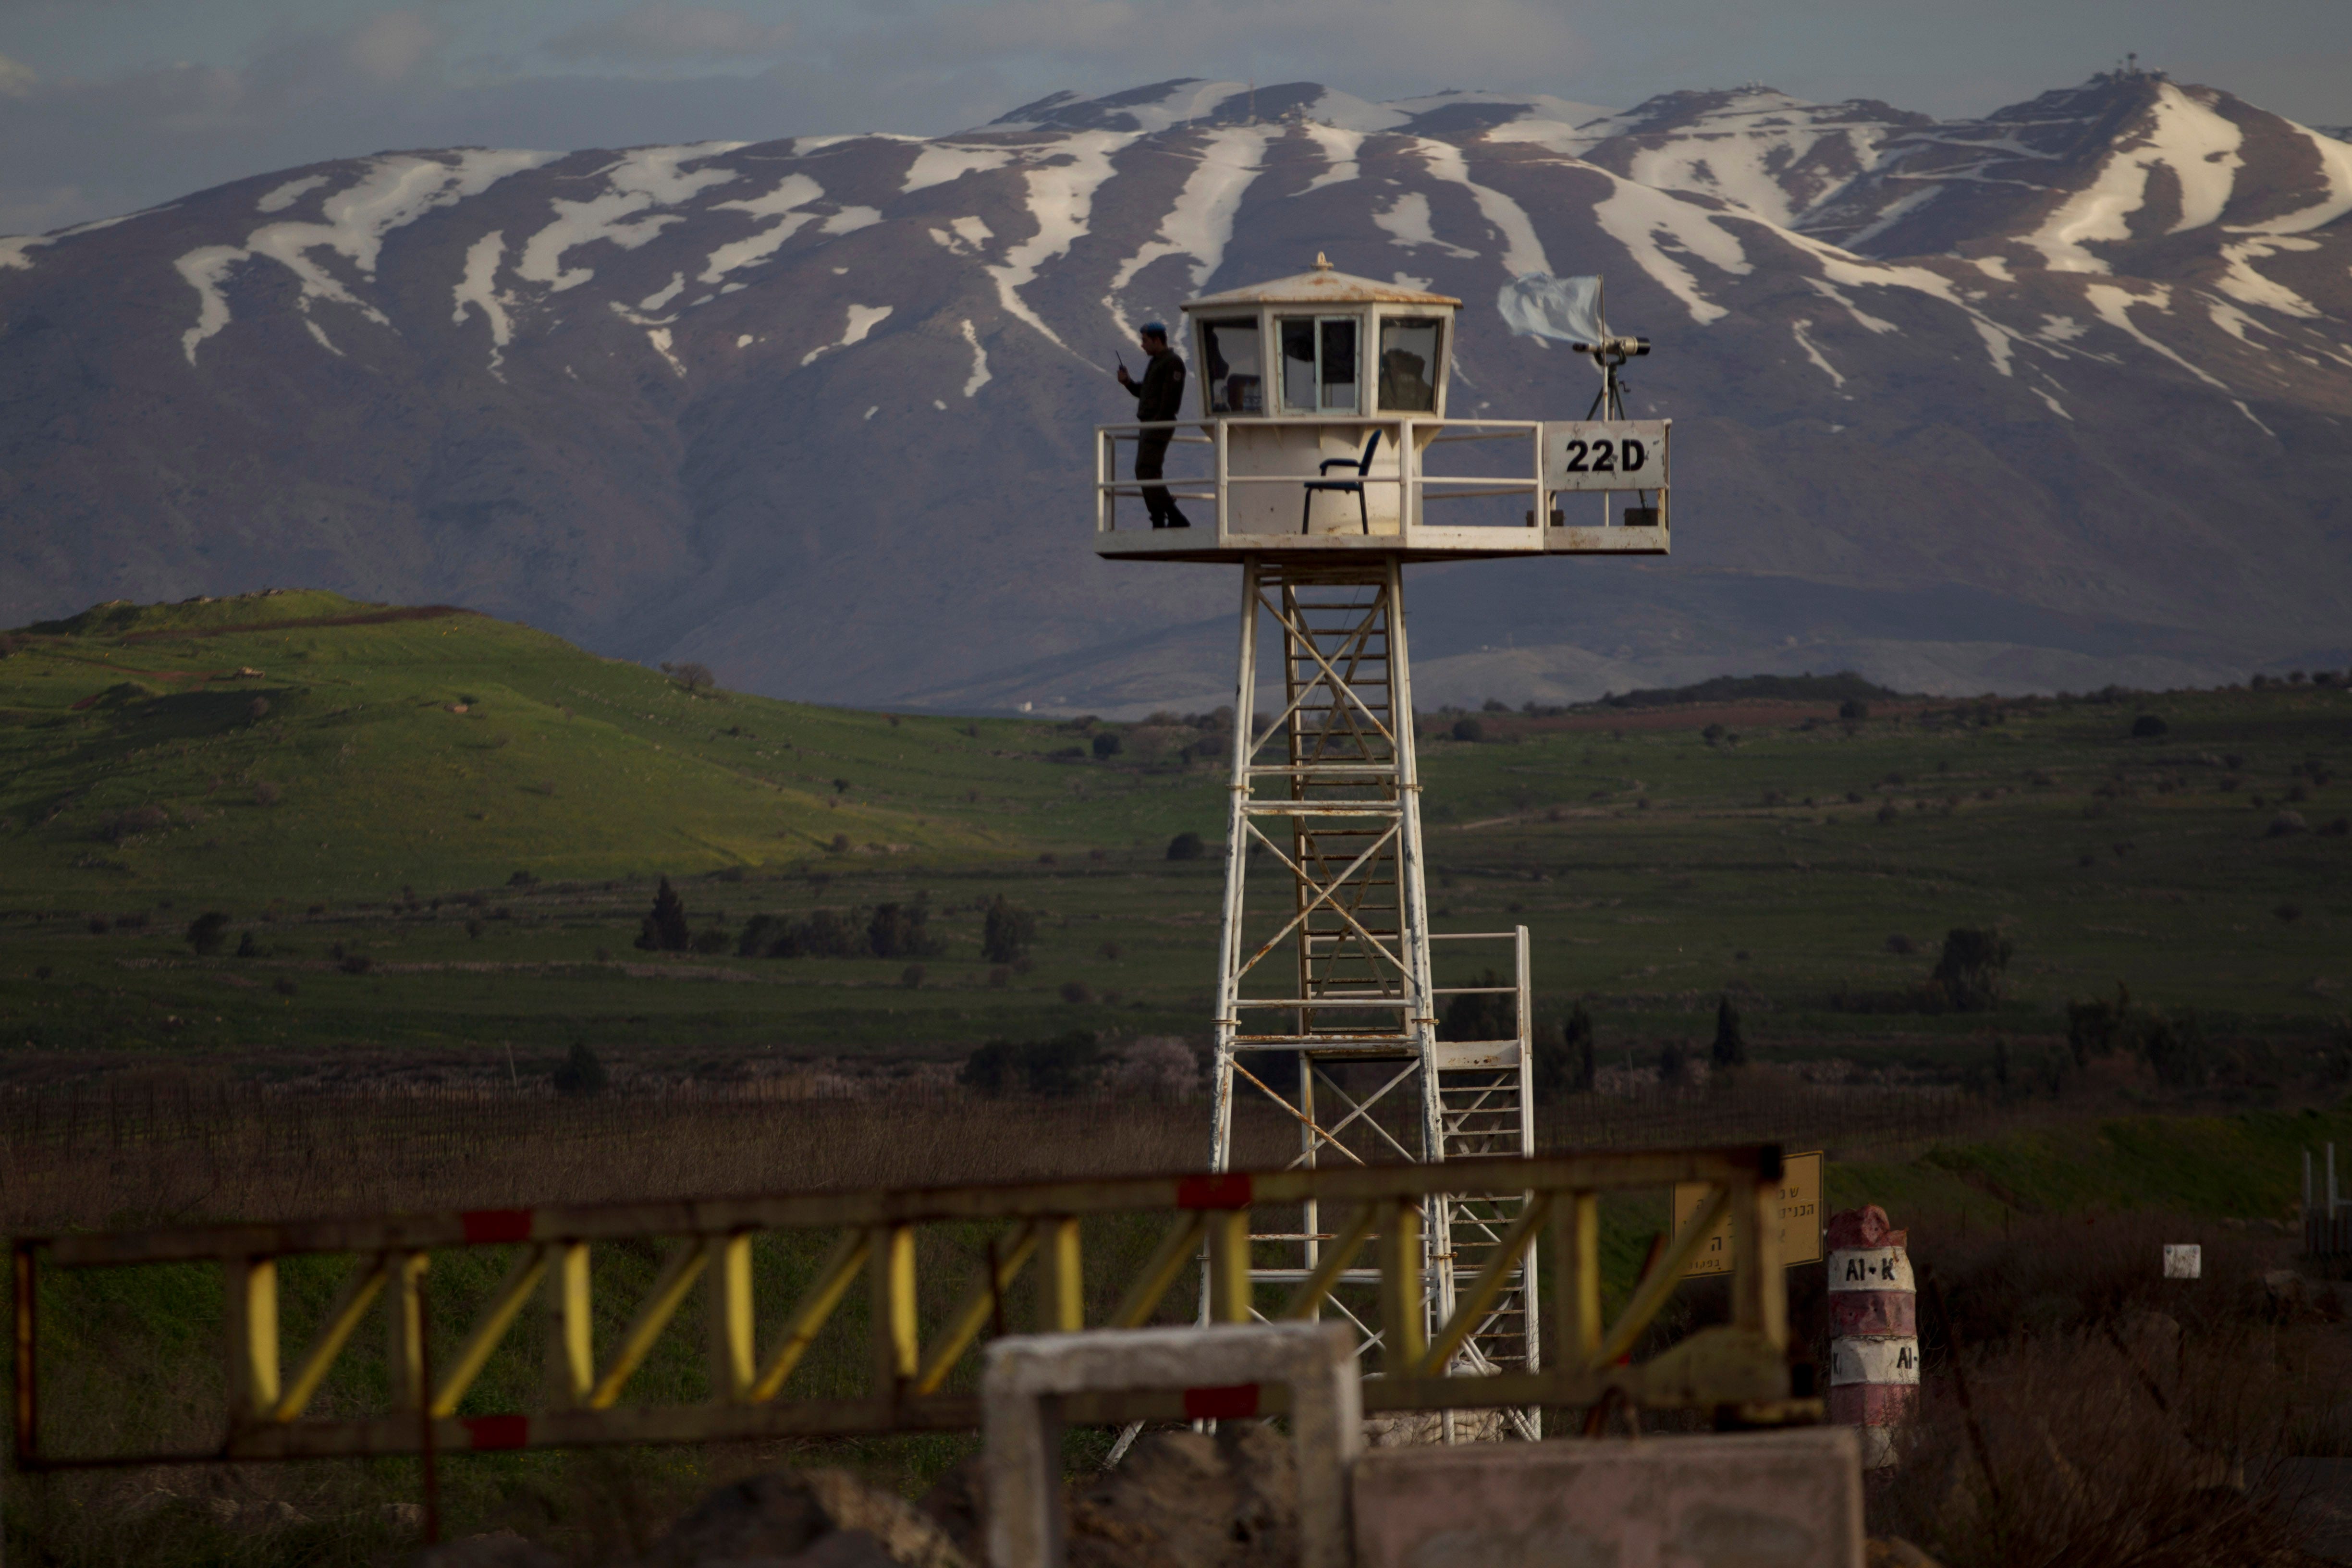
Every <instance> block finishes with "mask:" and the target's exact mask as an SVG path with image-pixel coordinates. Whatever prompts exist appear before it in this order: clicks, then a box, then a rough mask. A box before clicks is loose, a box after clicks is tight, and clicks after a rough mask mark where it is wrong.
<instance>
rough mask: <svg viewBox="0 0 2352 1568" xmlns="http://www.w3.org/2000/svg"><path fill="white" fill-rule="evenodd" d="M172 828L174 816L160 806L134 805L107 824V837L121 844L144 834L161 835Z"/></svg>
mask: <svg viewBox="0 0 2352 1568" xmlns="http://www.w3.org/2000/svg"><path fill="white" fill-rule="evenodd" d="M169 826H172V814H171V813H170V812H168V811H165V810H164V809H163V807H162V806H160V805H134V806H132V807H131V809H130V810H128V811H125V812H121V813H119V814H118V815H117V816H115V818H114V820H113V821H112V822H110V823H109V824H107V827H106V836H107V837H109V838H110V839H112V840H113V841H114V842H115V843H117V844H120V843H121V842H122V841H123V840H124V839H126V838H135V837H138V836H139V835H141V834H142V833H160V832H162V831H163V829H164V828H166V827H169Z"/></svg>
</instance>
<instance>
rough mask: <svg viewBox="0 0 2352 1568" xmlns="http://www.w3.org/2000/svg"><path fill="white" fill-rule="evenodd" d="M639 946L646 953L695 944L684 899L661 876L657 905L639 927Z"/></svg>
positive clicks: (667, 950) (684, 949) (681, 949)
mask: <svg viewBox="0 0 2352 1568" xmlns="http://www.w3.org/2000/svg"><path fill="white" fill-rule="evenodd" d="M637 945H638V946H639V947H641V948H643V949H644V950H645V951H646V952H685V951H686V950H687V949H688V948H689V947H691V946H693V945H694V932H693V931H692V930H691V929H689V928H688V925H687V923H686V903H685V900H682V899H680V898H679V897H678V896H677V889H675V888H673V887H671V886H670V885H669V879H668V878H667V877H664V878H663V879H661V887H660V888H659V889H657V890H656V892H655V894H654V907H653V909H652V910H650V911H649V912H648V913H647V914H646V918H645V921H644V922H643V923H642V924H641V925H640V926H639V927H638V928H637Z"/></svg>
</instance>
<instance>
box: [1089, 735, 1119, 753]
mask: <svg viewBox="0 0 2352 1568" xmlns="http://www.w3.org/2000/svg"><path fill="white" fill-rule="evenodd" d="M1094 746H1095V755H1096V756H1097V757H1101V758H1105V759H1108V758H1111V757H1115V756H1117V755H1118V753H1119V749H1120V748H1119V740H1118V736H1117V735H1114V734H1112V733H1111V732H1110V731H1108V730H1105V731H1103V732H1102V733H1101V734H1099V735H1097V736H1096V737H1095V741H1094Z"/></svg>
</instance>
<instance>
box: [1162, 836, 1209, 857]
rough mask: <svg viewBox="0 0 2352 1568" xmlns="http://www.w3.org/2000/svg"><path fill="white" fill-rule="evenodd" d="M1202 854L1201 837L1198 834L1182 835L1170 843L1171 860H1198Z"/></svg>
mask: <svg viewBox="0 0 2352 1568" xmlns="http://www.w3.org/2000/svg"><path fill="white" fill-rule="evenodd" d="M1201 855H1202V845H1201V836H1200V835H1199V834H1197V833H1180V834H1178V835H1177V836H1176V837H1173V838H1171V839H1170V840H1169V841H1168V858H1170V859H1171V860H1198V859H1199V858H1201Z"/></svg>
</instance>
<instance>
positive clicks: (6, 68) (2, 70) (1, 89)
mask: <svg viewBox="0 0 2352 1568" xmlns="http://www.w3.org/2000/svg"><path fill="white" fill-rule="evenodd" d="M40 80H41V79H40V78H39V77H37V76H35V75H34V74H33V68H32V67H30V66H27V65H20V64H18V63H17V62H16V61H15V60H12V59H10V58H8V57H7V56H6V55H0V96H5V97H8V98H22V97H24V96H25V95H26V93H28V92H30V91H32V90H33V89H34V88H35V87H37V86H38V85H39V84H40Z"/></svg>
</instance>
